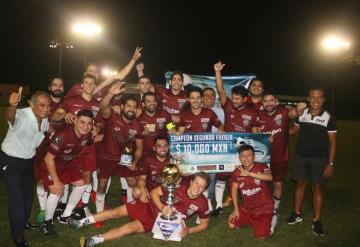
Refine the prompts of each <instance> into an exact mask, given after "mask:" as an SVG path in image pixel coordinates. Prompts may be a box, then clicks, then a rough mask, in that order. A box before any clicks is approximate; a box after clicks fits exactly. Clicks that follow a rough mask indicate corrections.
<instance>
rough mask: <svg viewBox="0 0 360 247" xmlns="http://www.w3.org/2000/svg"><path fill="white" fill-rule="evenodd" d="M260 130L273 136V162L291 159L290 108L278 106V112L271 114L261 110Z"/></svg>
mask: <svg viewBox="0 0 360 247" xmlns="http://www.w3.org/2000/svg"><path fill="white" fill-rule="evenodd" d="M259 122H260V130H261V132H262V133H265V134H270V135H271V136H272V137H273V141H272V142H271V162H284V161H288V160H289V117H288V110H287V109H286V108H285V107H283V106H277V108H276V112H275V113H274V114H273V115H272V116H269V115H268V114H267V113H266V111H265V110H261V111H259Z"/></svg>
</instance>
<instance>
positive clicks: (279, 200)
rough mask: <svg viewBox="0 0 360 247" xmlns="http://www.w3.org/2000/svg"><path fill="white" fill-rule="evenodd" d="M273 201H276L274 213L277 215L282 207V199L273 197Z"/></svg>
mask: <svg viewBox="0 0 360 247" xmlns="http://www.w3.org/2000/svg"><path fill="white" fill-rule="evenodd" d="M273 201H274V213H276V212H277V211H278V209H279V207H280V202H281V199H278V198H275V197H273Z"/></svg>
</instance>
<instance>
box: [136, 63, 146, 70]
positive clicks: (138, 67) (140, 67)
mask: <svg viewBox="0 0 360 247" xmlns="http://www.w3.org/2000/svg"><path fill="white" fill-rule="evenodd" d="M144 68H145V66H144V63H138V64H136V70H137V71H143V70H144Z"/></svg>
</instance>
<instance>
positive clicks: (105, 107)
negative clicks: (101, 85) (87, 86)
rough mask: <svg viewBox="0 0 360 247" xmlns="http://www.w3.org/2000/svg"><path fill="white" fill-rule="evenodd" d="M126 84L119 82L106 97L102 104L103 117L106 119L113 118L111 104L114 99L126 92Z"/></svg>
mask: <svg viewBox="0 0 360 247" xmlns="http://www.w3.org/2000/svg"><path fill="white" fill-rule="evenodd" d="M124 84H125V82H118V83H115V84H113V85H112V86H111V88H110V89H109V91H108V93H107V94H106V95H105V97H104V98H103V99H102V100H101V102H100V112H101V116H102V117H103V118H105V119H108V118H109V117H110V116H111V107H110V103H111V100H112V98H113V97H114V96H115V95H117V94H121V93H122V92H124V91H125V88H124V87H123V86H124Z"/></svg>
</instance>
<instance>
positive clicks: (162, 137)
mask: <svg viewBox="0 0 360 247" xmlns="http://www.w3.org/2000/svg"><path fill="white" fill-rule="evenodd" d="M158 140H166V142H167V143H168V144H169V138H168V137H167V136H164V135H158V136H157V137H155V139H154V146H155V143H156V142H157V141H158Z"/></svg>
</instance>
